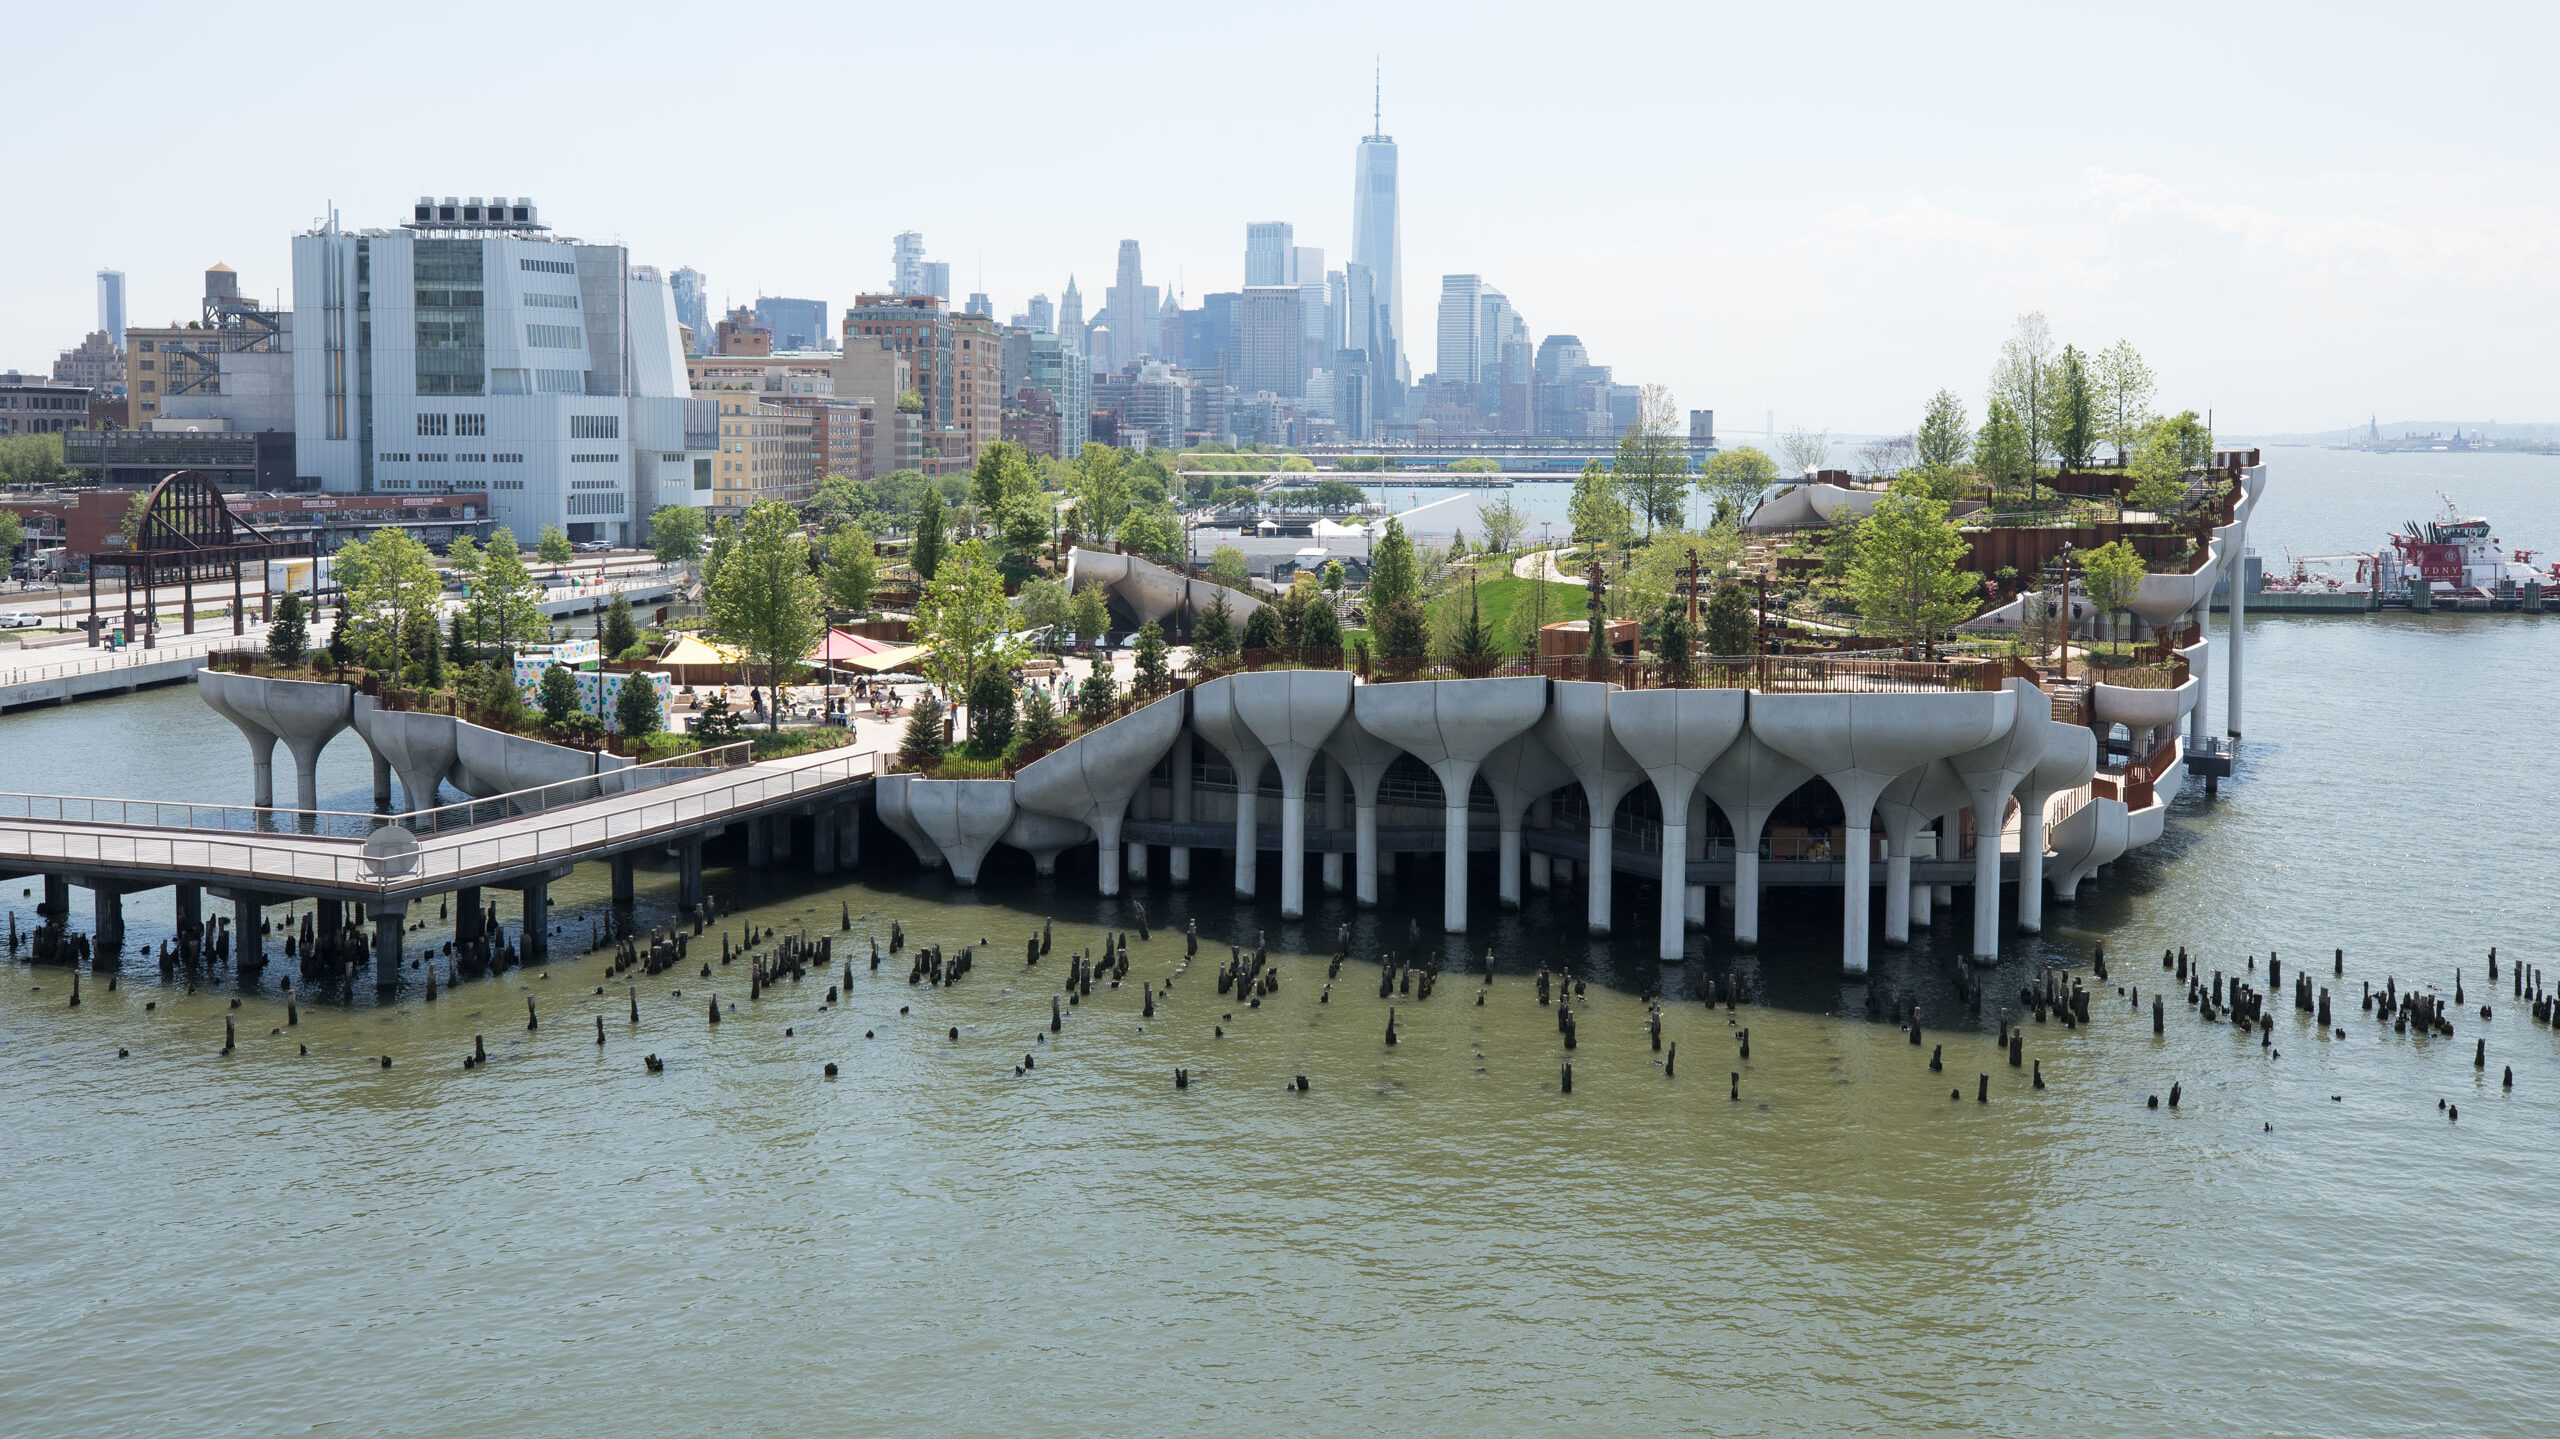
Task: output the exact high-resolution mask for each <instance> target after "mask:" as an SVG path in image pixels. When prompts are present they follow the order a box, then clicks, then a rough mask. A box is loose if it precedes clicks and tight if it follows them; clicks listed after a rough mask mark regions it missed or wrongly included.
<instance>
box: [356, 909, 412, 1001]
mask: <svg viewBox="0 0 2560 1439" xmlns="http://www.w3.org/2000/svg"><path fill="white" fill-rule="evenodd" d="M366 917H367V918H369V919H371V920H372V921H373V987H374V988H376V989H396V988H398V987H399V985H400V936H401V934H402V933H403V932H405V931H406V930H407V929H408V928H409V906H408V905H407V904H405V903H402V902H399V901H394V902H392V903H389V904H376V905H374V906H373V907H372V908H371V909H370V910H368V911H366Z"/></svg>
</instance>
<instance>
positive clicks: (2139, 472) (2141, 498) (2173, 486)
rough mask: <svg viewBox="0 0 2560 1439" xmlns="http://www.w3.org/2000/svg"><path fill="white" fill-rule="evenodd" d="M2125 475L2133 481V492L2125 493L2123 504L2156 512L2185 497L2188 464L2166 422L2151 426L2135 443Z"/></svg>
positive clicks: (2177, 503) (2173, 505)
mask: <svg viewBox="0 0 2560 1439" xmlns="http://www.w3.org/2000/svg"><path fill="white" fill-rule="evenodd" d="M2125 476H2126V478H2128V479H2130V480H2132V481H2133V489H2132V492H2131V493H2130V494H2128V495H2126V496H2125V504H2126V505H2127V506H2129V507H2131V508H2133V509H2137V510H2150V511H2152V512H2153V513H2155V514H2156V513H2160V512H2162V511H2166V510H2173V509H2176V508H2177V507H2178V505H2179V504H2180V503H2181V502H2183V501H2184V500H2185V499H2186V497H2187V467H2186V466H2185V464H2183V463H2182V462H2181V461H2180V458H2179V455H2178V442H2177V439H2176V437H2175V436H2174V435H2172V434H2171V433H2170V432H2169V427H2168V426H2167V425H2166V424H2160V425H2154V426H2152V427H2151V428H2150V429H2148V430H2146V431H2144V432H2143V435H2142V438H2141V439H2139V440H2137V441H2135V442H2134V447H2133V458H2132V459H2131V460H2130V461H2128V462H2127V463H2126V465H2125Z"/></svg>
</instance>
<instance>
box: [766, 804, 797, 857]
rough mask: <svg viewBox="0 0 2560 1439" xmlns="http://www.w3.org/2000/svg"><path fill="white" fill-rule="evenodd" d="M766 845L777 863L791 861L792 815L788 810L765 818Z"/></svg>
mask: <svg viewBox="0 0 2560 1439" xmlns="http://www.w3.org/2000/svg"><path fill="white" fill-rule="evenodd" d="M765 825H766V829H765V841H764V842H765V847H766V848H767V849H768V850H770V851H771V852H772V855H773V862H774V863H775V864H778V865H779V864H788V863H790V862H791V816H790V814H789V813H788V812H785V813H782V814H777V815H773V816H771V817H769V818H767V819H766V820H765Z"/></svg>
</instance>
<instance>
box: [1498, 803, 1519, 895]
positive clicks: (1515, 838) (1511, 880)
mask: <svg viewBox="0 0 2560 1439" xmlns="http://www.w3.org/2000/svg"><path fill="white" fill-rule="evenodd" d="M1494 867H1495V870H1496V874H1495V883H1494V888H1495V889H1496V890H1497V891H1498V892H1499V894H1500V897H1501V900H1502V907H1503V908H1504V909H1518V908H1519V907H1520V826H1519V824H1518V823H1516V822H1514V821H1508V820H1506V821H1504V823H1503V826H1502V848H1501V851H1500V853H1499V856H1498V857H1497V859H1496V861H1495V866H1494Z"/></svg>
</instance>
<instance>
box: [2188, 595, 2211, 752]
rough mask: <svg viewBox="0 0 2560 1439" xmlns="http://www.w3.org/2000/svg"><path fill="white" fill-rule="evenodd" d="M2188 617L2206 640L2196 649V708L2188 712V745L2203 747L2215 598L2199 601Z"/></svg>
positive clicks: (2209, 691) (2209, 597) (2207, 597)
mask: <svg viewBox="0 0 2560 1439" xmlns="http://www.w3.org/2000/svg"><path fill="white" fill-rule="evenodd" d="M2187 617H2188V618H2189V619H2191V620H2193V621H2195V625H2196V633H2197V635H2198V636H2200V637H2202V639H2203V640H2204V643H2203V644H2201V645H2199V646H2197V648H2196V662H2195V665H2194V674H2195V681H2196V707H2195V708H2194V709H2191V710H2189V711H2187V743H2188V744H2190V745H2201V744H2203V743H2204V731H2205V717H2204V716H2205V711H2206V710H2207V709H2208V708H2210V706H2208V705H2207V704H2206V703H2205V696H2207V695H2209V694H2211V693H2212V692H2213V634H2212V624H2213V596H2212V595H2210V594H2207V595H2206V596H2205V597H2204V599H2202V600H2200V601H2198V602H2197V604H2196V607H2195V608H2194V609H2193V610H2191V611H2189V612H2188V616H2187Z"/></svg>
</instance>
